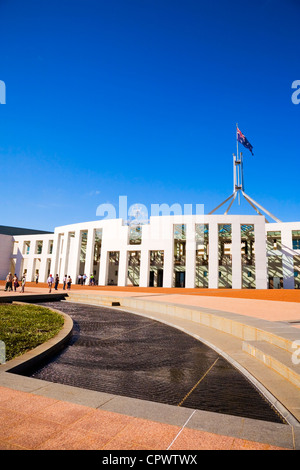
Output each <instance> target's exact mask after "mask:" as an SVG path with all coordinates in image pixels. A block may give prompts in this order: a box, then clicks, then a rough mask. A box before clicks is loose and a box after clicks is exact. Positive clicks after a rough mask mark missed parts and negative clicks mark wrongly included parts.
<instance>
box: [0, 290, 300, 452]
mask: <svg viewBox="0 0 300 470" xmlns="http://www.w3.org/2000/svg"><path fill="white" fill-rule="evenodd" d="M57 292H58V293H60V294H61V293H64V291H63V290H62V287H61V286H59V289H58V291H57ZM57 292H56V291H54V290H52V292H51V296H55V294H56V293H57ZM37 294H44V295H46V294H48V288H47V286H45V285H38V286H36V285H34V284H28V285H27V286H26V289H25V293H24V294H21V293H20V292H16V293H13V295H14V296H15V299H16V300H17V301H22V300H23V301H24V300H26V299H25V298H24V297H27V296H31V295H37ZM68 294H69V295H70V297H72V295H73V296H74V297H73V298H72V301H74V299H75V300H76V301H80V302H86V303H87V302H89V301H90V302H96V299H99V300H100V299H102V300H103V302H106V305H107V301H108V299H109V298H111V299H112V300H113V301H115V300H116V299H119V300H120V305H121V306H122V309H123V308H124V305H125V304H126V299H127V304H126V305H127V309H128V311H132V312H134V311H135V310H136V307H135V308H134V307H129V306H128V305H129V303H128V300H129V299H131V300H133V299H136V300H139V301H141V300H143V301H144V302H146V301H149V302H151V304H150V305H158V304H160V305H162V304H165V305H171V306H175V305H176V306H177V307H179V306H180V305H181V306H184V307H186V308H191V309H195V310H198V309H201V310H203V311H206V312H209V311H211V312H217V311H222V312H223V315H224V316H226V314H228V316H230V315H235V316H238V317H239V318H240V316H243V317H244V318H245V321H246V319H247V322H248V323H249V321H250V320H249V319H252V321H253V322H262V323H260V324H265V322H267V324H270V325H272V326H274V327H276V328H277V327H281V326H282V325H288V328H292V331H295V337H297V334H298V328H299V326H300V292H297V291H295V290H294V291H290V292H289V291H286V290H285V291H280V290H278V291H273V292H271V291H265V298H267V299H268V300H264V295H263V294H264V293H263V292H260V291H258V290H257V291H247V292H243V291H227V290H226V291H223V292H220V291H219V292H216V291H207V290H206V292H203V291H196V290H180V289H130V288H123V289H122V288H113V287H111V288H109V287H106V288H100V287H89V286H86V287H85V286H77V285H74V286H72V289H71V291H70V292H69V293H68ZM11 295H12V293H10V292H4V285H3V283H0V299H1V300H2V301H3V300H4V299H5V298H7V299H8V300H10V299H9V298H10V296H11ZM76 295H77V299H76ZM78 296H80V297H78ZM27 298H28V297H27ZM29 298H30V297H29ZM271 298H272V299H274V300H270V299H271ZM122 302H124V305H123V304H122ZM155 303H156V304H155ZM145 305H146V304H145ZM113 308H114V307H113ZM116 308H117V307H116ZM155 311H156V313H155ZM153 312H154V313H153V316H154V317H156V318H157V319H158V320H160V321H165V322H166V323H167V324H171V323H172V322H173V324H174V325H175V326H177V327H179V328H181V329H182V330H183V331H187V332H189V333H190V334H193V335H194V336H196V337H197V335H199V334H200V333H199V331H200V330H199V329H198V330H197V331H196V330H195V331H192V329H193V328H194V325H193V324H192V323H193V322H189V321H186V322H185V323H184V321H183V320H182V319H180V318H177V319H176V318H175V317H174V318H173V317H172V318H171V317H168V318H167V320H166V319H165V318H164V317H163V314H161V313H159V312H158V309H155V308H154V309H153ZM140 313H141V314H142V315H147V312H143V311H141V312H140ZM188 328H190V330H189V331H188ZM289 331H290V330H289ZM196 333H197V334H196ZM201 335H203V338H204V339H205V340H207V341H208V342H211V343H213V342H214V344H215V345H217V346H218V347H220V348H221V347H222V348H223V350H224V351H225V352H226V353H227V354H231V355H232V357H234V358H236V359H237V358H238V357H239V356H241V353H240V352H239V353H237V352H236V351H235V350H234V347H235V345H238V340H237V339H236V338H235V337H231V336H230V335H224V333H221V332H220V331H217V330H215V329H214V328H207V329H205V328H204V327H203V329H201ZM229 336H230V341H229V342H228V337H229ZM224 337H226V338H227V340H226V342H224V339H223V338H224ZM238 355H239V356H238ZM247 360H249V361H250V359H247ZM240 363H241V364H243V363H242V361H241V362H240ZM4 366H5V365H4ZM2 367H3V366H2ZM255 367H257V374H258V375H257V376H258V377H259V374H260V370H259V369H260V368H261V369H262V371H264V373H263V376H264V377H265V379H264V380H265V383H264V385H267V387H268V388H269V387H270V388H271V386H272V385H271V383H272V380H274V377H273V376H274V372H273V371H271V370H270V369H269V368H266V367H265V366H262V365H260V364H259V363H258V362H257V366H255ZM267 369H268V370H267ZM266 370H267V373H266ZM268 374H270V377H269V376H268ZM272 374H273V375H272ZM276 377H277V375H276ZM268 380H269V381H270V382H268ZM276 380H277V379H276ZM279 383H283V393H284V394H285V395H289V396H288V397H286V398H285V400H286V403H285V405H286V406H287V407H288V408H289V409H293V411H294V410H295V409H296V408H297V407H298V408H300V406H299V395H300V390H299V388H298V387H295V386H294V385H291V384H287V383H286V381H284V380H281V378H280V381H279V382H276V386H277V387H278V384H279ZM287 391H288V392H287ZM283 401H284V400H283ZM0 422H1V431H0V449H3V450H6V449H7V450H10V449H53V450H54V449H87V450H89V449H102V450H116V449H119V450H137V449H140V450H170V451H171V450H202V449H212V450H222V449H224V450H225V449H226V450H227V449H228V450H229V449H231V450H239V449H249V450H258V449H261V450H276V449H289V450H292V449H299V448H300V432H299V426H298V424H297V420H296V421H295V422H292V423H291V424H288V425H286V424H278V423H270V422H266V421H259V420H252V419H248V418H240V417H236V416H228V415H222V414H221V415H220V414H217V413H210V412H205V411H200V410H192V409H187V408H184V407H175V406H170V405H164V404H161V403H154V402H148V401H143V400H135V399H132V398H129V397H121V396H115V395H111V394H108V393H101V392H95V391H91V390H85V389H80V388H76V387H72V386H65V385H62V384H54V383H49V382H47V381H43V380H38V379H34V378H30V377H23V376H21V375H16V374H13V373H10V372H9V371H5V370H3V369H2V371H0Z"/></svg>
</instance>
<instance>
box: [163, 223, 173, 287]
mask: <svg viewBox="0 0 300 470" xmlns="http://www.w3.org/2000/svg"><path fill="white" fill-rule="evenodd" d="M161 231H162V233H163V241H164V242H165V246H164V279H163V287H173V277H174V228H173V223H172V219H170V221H169V222H168V224H167V223H166V224H165V225H162V226H161Z"/></svg>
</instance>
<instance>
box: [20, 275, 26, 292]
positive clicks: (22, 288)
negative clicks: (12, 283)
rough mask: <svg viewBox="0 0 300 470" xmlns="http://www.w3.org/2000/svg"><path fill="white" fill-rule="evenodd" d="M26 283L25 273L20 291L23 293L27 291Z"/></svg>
mask: <svg viewBox="0 0 300 470" xmlns="http://www.w3.org/2000/svg"><path fill="white" fill-rule="evenodd" d="M25 284H26V276H25V274H23V276H22V279H21V290H20V293H21V294H22V293H23V292H24V291H25Z"/></svg>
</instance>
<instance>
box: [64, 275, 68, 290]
mask: <svg viewBox="0 0 300 470" xmlns="http://www.w3.org/2000/svg"><path fill="white" fill-rule="evenodd" d="M67 280H68V278H67V275H66V274H65V276H64V278H63V290H66V285H67Z"/></svg>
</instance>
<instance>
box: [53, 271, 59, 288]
mask: <svg viewBox="0 0 300 470" xmlns="http://www.w3.org/2000/svg"><path fill="white" fill-rule="evenodd" d="M58 283H59V276H58V274H56V276H55V285H54V289H55V290H57V288H58Z"/></svg>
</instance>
